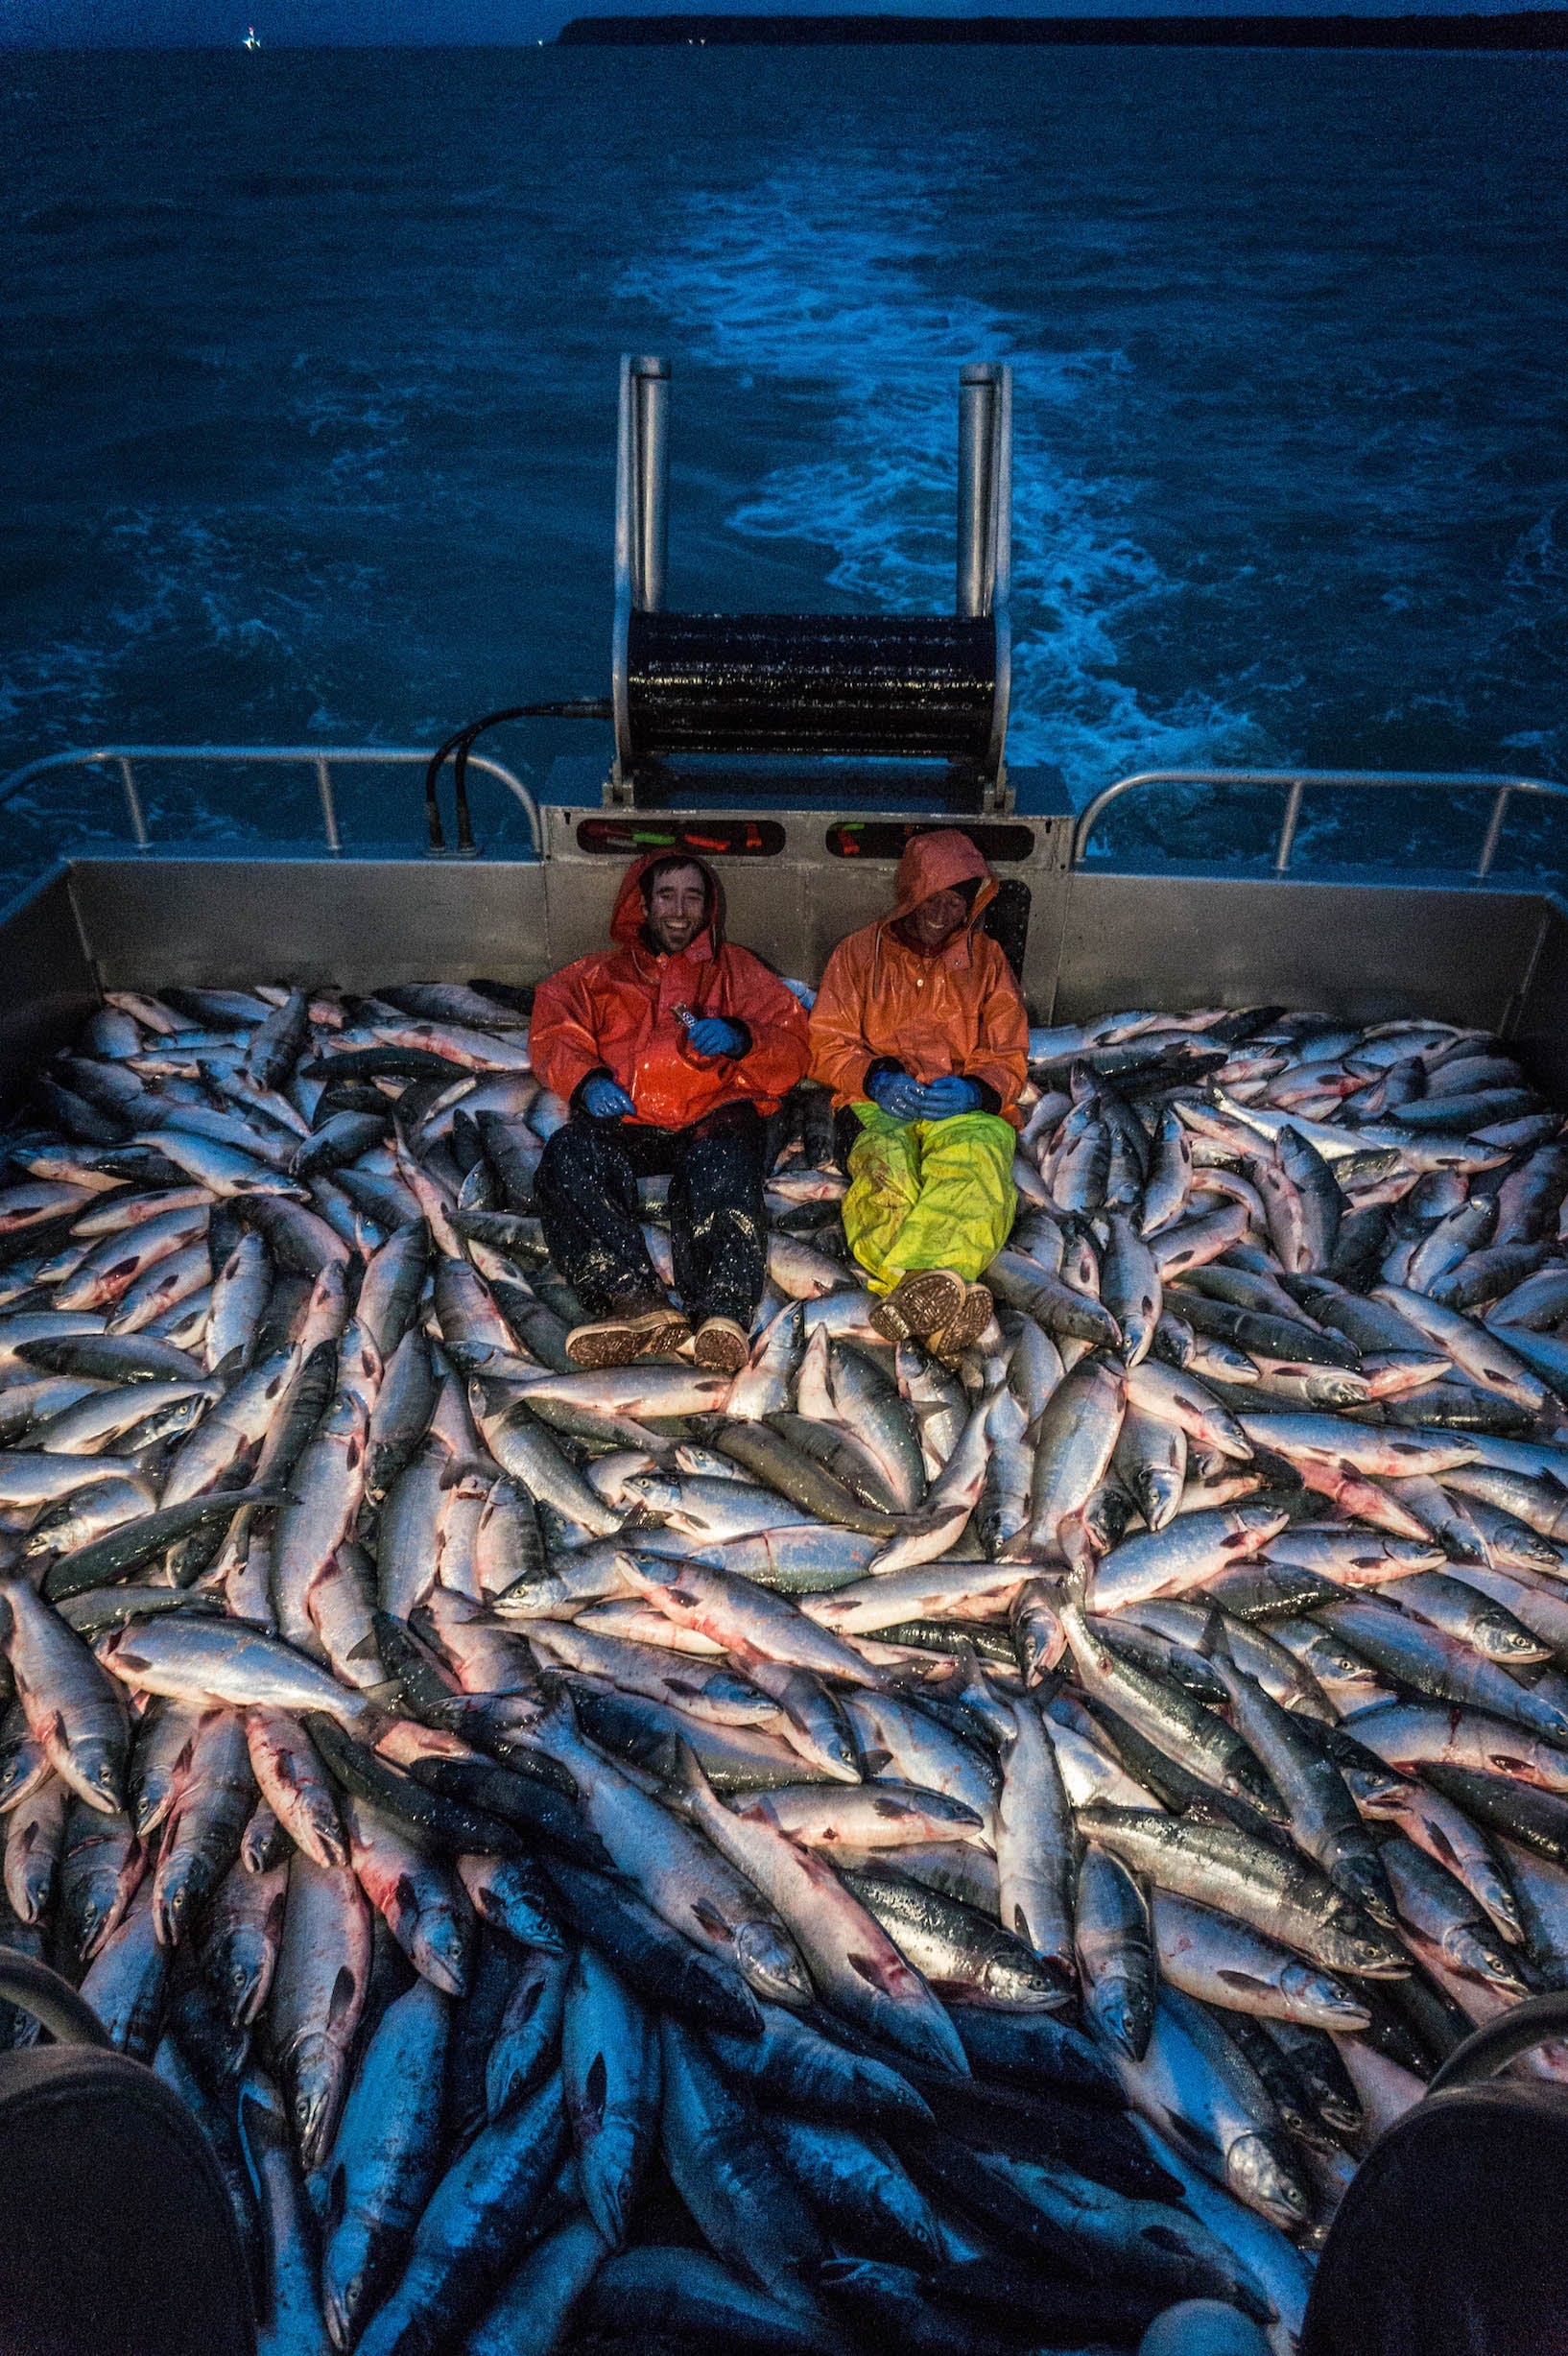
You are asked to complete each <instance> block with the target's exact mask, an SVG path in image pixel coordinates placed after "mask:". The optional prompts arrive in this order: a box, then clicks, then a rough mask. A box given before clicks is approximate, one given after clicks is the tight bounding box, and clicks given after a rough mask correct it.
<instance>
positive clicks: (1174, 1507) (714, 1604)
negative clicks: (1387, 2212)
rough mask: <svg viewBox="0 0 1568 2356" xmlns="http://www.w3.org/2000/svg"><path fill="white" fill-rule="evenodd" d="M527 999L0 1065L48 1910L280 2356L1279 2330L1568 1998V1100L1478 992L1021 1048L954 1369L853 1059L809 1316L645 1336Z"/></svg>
mask: <svg viewBox="0 0 1568 2356" xmlns="http://www.w3.org/2000/svg"><path fill="white" fill-rule="evenodd" d="M527 1025H528V999H527V993H526V992H518V991H512V990H508V989H506V988H502V987H501V986H499V985H492V984H486V985H474V986H471V987H460V986H456V985H430V986H427V987H421V988H399V989H389V990H387V991H386V992H385V993H383V994H382V995H381V996H378V997H373V998H360V999H355V998H351V997H346V996H340V995H337V994H333V993H320V994H317V995H313V996H307V995H306V994H304V993H300V992H297V991H296V992H292V993H291V992H287V991H285V990H283V989H281V988H260V989H257V990H255V991H254V992H251V991H234V990H218V989H212V990H198V989H186V990H175V989H171V990H170V991H168V992H167V993H166V995H165V996H163V997H158V998H154V997H151V996H142V995H135V994H131V993H117V994H111V995H110V997H109V999H108V1001H107V1004H106V1005H105V1006H104V1007H102V1008H101V1009H100V1011H98V1012H97V1013H96V1014H95V1015H94V1016H93V1017H92V1019H91V1020H90V1022H89V1023H88V1024H87V1026H86V1029H85V1031H84V1033H83V1035H82V1037H81V1039H80V1040H79V1042H78V1043H77V1045H76V1047H75V1048H74V1049H73V1050H72V1051H71V1052H68V1053H63V1054H61V1055H59V1056H58V1057H57V1058H56V1059H54V1060H53V1061H52V1062H51V1063H50V1064H49V1065H48V1067H47V1068H46V1069H45V1070H44V1071H43V1072H42V1073H41V1074H40V1076H39V1077H38V1078H37V1080H36V1083H34V1086H33V1090H32V1093H31V1096H30V1098H29V1100H28V1101H27V1103H26V1104H25V1105H24V1107H22V1108H21V1109H20V1110H19V1111H18V1112H17V1113H15V1114H14V1115H13V1116H12V1125H11V1127H10V1129H9V1130H8V1132H7V1133H6V1135H5V1137H4V1147H5V1153H6V1156H7V1161H6V1170H5V1174H4V1183H3V1185H0V1562H3V1565H4V1567H3V1569H0V1639H3V1647H4V1670H3V1676H4V1688H5V1691H4V1702H5V1704H6V1716H5V1720H4V1726H3V1731H0V1810H3V1811H4V1814H3V1833H4V1888H5V1903H4V1908H3V1910H0V1945H5V1946H9V1947H11V1948H13V1949H20V1950H22V1951H24V1952H25V1953H27V1954H29V1955H32V1956H35V1957H37V1958H40V1959H42V1960H44V1961H46V1962H48V1963H52V1964H53V1965H54V1966H55V1967H56V1968H57V1969H59V1970H60V1971H62V1972H64V1973H65V1974H66V1975H68V1977H69V1978H70V1979H71V1980H72V1981H73V1982H74V1983H75V1984H77V1985H78V1986H79V1987H80V1988H81V1990H82V1993H83V1996H84V1997H85V1999H86V2001H87V2003H88V2004H89V2005H90V2006H91V2007H92V2008H93V2010H94V2011H96V2013H97V2014H98V2016H99V2018H100V2019H101V2020H102V2022H103V2023H104V2025H105V2028H106V2029H107V2032H108V2034H109V2035H110V2037H111V2039H112V2040H113V2042H114V2043H115V2044H116V2045H117V2046H119V2047H121V2048H122V2049H123V2050H124V2051H126V2052H127V2053H129V2054H131V2055H133V2056H136V2057H138V2058H140V2059H143V2060H145V2061H148V2062H150V2063H151V2064H152V2066H153V2067H154V2069H155V2070H156V2071H157V2072H158V2073H159V2074H160V2076H162V2077H163V2078H164V2079H165V2080H166V2081H167V2082H168V2083H169V2084H170V2085H171V2086H173V2087H174V2088H175V2089H176V2090H177V2091H178V2094H179V2095H180V2097H181V2098H182V2099H183V2100H184V2101H185V2102H186V2103H187V2104H188V2105H189V2106H190V2108H191V2110H192V2111H193V2112H194V2113H195V2115H196V2117H197V2118H198V2119H199V2120H200V2122H201V2124H202V2128H203V2129H204V2130H205V2132H206V2134H207V2137H208V2139H209V2141H210V2144H211V2147H212V2151H213V2154H214V2155H215V2158H216V2162H217V2165H218V2167H219V2168H220V2170H221V2171H222V2175H223V2178H224V2181H225V2183H226V2187H227V2190H228V2195H229V2199H230V2201H231V2202H232V2205H233V2208H234V2211H235V2214H236V2217H237V2219H238V2221H239V2224H240V2226H241V2229H242V2231H243V2233H244V2236H245V2240H246V2246H247V2248H248V2249H249V2252H250V2261H251V2268H252V2289H253V2293H254V2298H255V2304H256V2309H257V2313H258V2315H259V2317H260V2318H261V2345H262V2347H263V2348H264V2349H265V2350H267V2351H268V2352H269V2356H322V2352H323V2351H327V2350H331V2349H337V2350H348V2349H351V2348H358V2349H360V2350H362V2351H364V2356H512V2352H514V2351H528V2352H529V2356H547V2352H548V2351H550V2350H553V2349H556V2348H558V2347H560V2348H564V2349H570V2350H573V2351H582V2356H586V2352H587V2351H597V2350H600V2349H603V2350H605V2351H606V2352H607V2351H608V2350H610V2349H611V2348H615V2347H619V2346H621V2345H623V2344H629V2343H630V2342H634V2344H636V2346H637V2347H638V2348H639V2349H642V2350H645V2351H646V2350H653V2351H655V2352H658V2351H664V2350H668V2351H671V2356H674V2352H675V2351H677V2350H679V2351H681V2356H692V2351H694V2350H695V2351H701V2350H706V2349H713V2350H715V2351H717V2350H720V2349H723V2350H725V2351H730V2350H735V2349H769V2350H779V2351H784V2352H785V2356H796V2352H798V2356H857V2352H860V2356H871V2351H873V2350H877V2349H881V2348H886V2347H888V2346H891V2345H897V2346H900V2347H903V2348H907V2349H911V2350H915V2351H918V2352H919V2356H926V2352H927V2351H930V2352H931V2356H1018V2352H1019V2351H1022V2350H1024V2349H1028V2348H1033V2347H1053V2348H1058V2347H1067V2348H1084V2349H1094V2350H1099V2349H1103V2348H1128V2347H1133V2346H1135V2345H1136V2344H1137V2342H1138V2339H1139V2337H1140V2335H1141V2334H1142V2332H1143V2331H1144V2330H1145V2329H1146V2327H1147V2326H1148V2324H1149V2323H1150V2322H1151V2321H1152V2319H1153V2318H1154V2317H1155V2316H1157V2315H1158V2314H1160V2313H1161V2312H1162V2311H1163V2310H1164V2309H1166V2308H1167V2307H1168V2306H1170V2305H1171V2304H1173V2303H1174V2302H1176V2301H1179V2300H1181V2299H1184V2298H1190V2297H1217V2298H1221V2299H1225V2300H1229V2301H1230V2302H1232V2303H1233V2304H1234V2305H1236V2306H1237V2307H1239V2308H1241V2309H1242V2310H1244V2311H1245V2312H1246V2313H1247V2315H1248V2316H1250V2317H1251V2318H1253V2319H1254V2320H1256V2321H1257V2322H1259V2323H1260V2324H1262V2325H1264V2326H1266V2327H1267V2328H1268V2330H1269V2331H1270V2333H1271V2337H1272V2344H1273V2345H1274V2346H1275V2347H1276V2348H1278V2349H1279V2350H1281V2351H1284V2350H1286V2349H1288V2348H1289V2347H1290V2346H1291V2344H1292V2335H1293V2333H1294V2331H1295V2328H1296V2327H1297V2326H1298V2325H1299V2321H1300V2317H1301V2312H1302V2307H1303V2303H1304V2297H1305V2293H1306V2289H1307V2287H1308V2284H1309V2281H1310V2271H1311V2263H1312V2252H1313V2250H1314V2249H1315V2247H1317V2246H1318V2245H1319V2243H1320V2240H1321V2237H1322V2235H1323V2233H1324V2231H1325V2230H1326V2227H1327V2225H1328V2223H1329V2221H1330V2220H1331V2218H1332V2216H1333V2213H1334V2210H1335V2206H1336V2203H1337V2202H1338V2201H1339V2200H1340V2198H1341V2196H1342V2193H1343V2190H1344V2188H1345V2185H1346V2184H1347V2182H1348V2181H1349V2179H1350V2178H1351V2176H1352V2175H1353V2174H1354V2171H1355V2169H1356V2167H1357V2165H1358V2162H1359V2159H1360V2158H1361V2157H1362V2156H1363V2155H1364V2154H1365V2153H1366V2150H1367V2149H1368V2147H1369V2144H1370V2143H1371V2141H1372V2140H1373V2139H1375V2137H1376V2136H1377V2135H1378V2133H1379V2132H1380V2131H1381V2130H1383V2129H1384V2128H1385V2127H1386V2126H1387V2125H1388V2124H1389V2123H1390V2121H1391V2120H1392V2119H1393V2118H1395V2117H1396V2116H1398V2115H1399V2113H1400V2112H1402V2111H1403V2110H1404V2109H1406V2108H1407V2107H1408V2106H1410V2105H1411V2104H1413V2103H1414V2102H1415V2101H1417V2100H1418V2099H1419V2097H1420V2095H1421V2092H1422V2089H1423V2085H1424V2082H1426V2081H1427V2080H1428V2079H1430V2078H1431V2077H1432V2075H1433V2074H1434V2072H1435V2071H1436V2069H1437V2067H1438V2065H1439V2064H1440V2063H1441V2061H1442V2059H1444V2057H1445V2056H1446V2055H1448V2054H1449V2053H1451V2052H1452V2051H1453V2050H1454V2048H1455V2046H1456V2045H1457V2044H1458V2043H1459V2042H1460V2041H1461V2039H1462V2038H1463V2037H1464V2036H1465V2035H1468V2034H1469V2032H1470V2031H1471V2029H1472V2028H1473V2027H1475V2026H1476V2025H1478V2024H1482V2023H1485V2022H1488V2021H1490V2020H1491V2019H1492V2018H1493V2017H1494V2016H1495V2015H1497V2014H1498V2013H1499V2012H1501V2011H1504V2010H1506V2009H1507V2008H1508V2007H1509V2006H1511V2005H1513V2004H1515V2003H1517V2002H1518V2001H1520V1999H1521V1998H1523V1997H1524V1996H1525V1995H1526V1994H1527V1993H1529V1992H1531V1991H1532V1990H1540V1989H1545V1988H1556V1987H1565V1986H1568V1675H1565V1668H1568V1552H1565V1547H1568V1405H1565V1403H1564V1402H1565V1400H1568V1338H1565V1337H1568V1247H1565V1245H1564V1242H1563V1240H1562V1239H1563V1234H1564V1231H1565V1226H1568V1215H1565V1212H1564V1196H1565V1190H1568V1141H1565V1139H1564V1137H1563V1133H1562V1132H1563V1122H1562V1119H1561V1116H1560V1115H1559V1114H1558V1113H1557V1112H1556V1111H1555V1110H1553V1109H1552V1108H1551V1107H1548V1106H1546V1105H1544V1104H1543V1103H1542V1102H1541V1100H1540V1098H1539V1097H1538V1095H1537V1094H1536V1093H1535V1092H1534V1090H1533V1089H1532V1086H1531V1083H1530V1081H1529V1080H1528V1078H1527V1077H1526V1076H1525V1075H1524V1074H1523V1073H1522V1072H1521V1070H1520V1069H1519V1068H1518V1066H1517V1065H1516V1063H1515V1062H1514V1060H1513V1059H1511V1058H1510V1056H1509V1053H1508V1051H1507V1049H1506V1047H1504V1046H1502V1045H1500V1044H1499V1043H1498V1042H1497V1041H1495V1040H1493V1039H1490V1038H1486V1037H1482V1036H1478V1035H1475V1034H1474V1033H1467V1032H1461V1031H1457V1030H1454V1029H1452V1028H1451V1027H1449V1026H1447V1025H1444V1024H1438V1023H1424V1022H1400V1023H1384V1024H1379V1025H1375V1026H1372V1027H1371V1028H1355V1029H1352V1028H1347V1027H1345V1026H1344V1025H1342V1024H1340V1023H1337V1022H1335V1021H1333V1020H1332V1019H1331V1018H1329V1017H1327V1016H1325V1015H1321V1014H1292V1013H1285V1012H1282V1011H1279V1010H1277V1009H1255V1010H1250V1011H1241V1012H1234V1011H1231V1012H1219V1011H1212V1010H1211V1011H1203V1012H1199V1013H1193V1014H1186V1015H1182V1016H1180V1017H1179V1018H1171V1017H1163V1016H1157V1015H1154V1014H1150V1013H1126V1014H1118V1015H1107V1016H1105V1017H1104V1018H1103V1019H1100V1020H1098V1021H1094V1022H1089V1023H1085V1024H1083V1025H1081V1026H1073V1027H1070V1028H1066V1029H1059V1030H1051V1031H1034V1032H1033V1033H1032V1034H1031V1038H1030V1059H1031V1082H1030V1085H1029V1087H1028V1089H1027V1090H1026V1092H1025V1099H1024V1107H1023V1111H1024V1119H1025V1126H1024V1128H1023V1130H1022V1133H1021V1135H1020V1138H1019V1145H1018V1154H1017V1158H1016V1162H1015V1175H1016V1178H1017V1183H1018V1189H1019V1196H1020V1202H1019V1216H1018V1220H1017V1223H1016V1226H1015V1227H1014V1230H1013V1233H1012V1236H1011V1238H1010V1242H1009V1244H1008V1247H1007V1249H1005V1250H1004V1251H1003V1252H1002V1253H1000V1254H999V1255H998V1257H997V1259H996V1261H995V1262H994V1264H993V1266H992V1267H991V1269H990V1270H989V1272H988V1273H987V1278H986V1281H987V1282H988V1284H989V1285H990V1287H991V1290H992V1293H993V1295H994V1299H995V1315H994V1318H993V1321H992V1323H991V1325H990V1326H989V1328H988V1329H987V1331H986V1333H985V1334H984V1335H983V1336H982V1337H981V1339H980V1341H979V1343H978V1344H977V1345H976V1346H975V1347H974V1348H973V1349H971V1350H970V1351H968V1352H967V1353H966V1354H965V1355H964V1356H963V1357H962V1360H961V1361H959V1362H958V1363H956V1364H944V1363H940V1362H938V1361H937V1360H936V1359H934V1358H931V1357H929V1356H927V1355H926V1354H925V1352H924V1351H923V1350H921V1349H920V1348H918V1347H915V1346H913V1345H904V1346H902V1347H899V1348H898V1349H896V1350H894V1349H892V1348H891V1347H890V1346H889V1345H887V1344H885V1343H884V1341H883V1340H882V1338H881V1337H880V1335H879V1334H878V1333H877V1331H876V1329H875V1328H874V1326H873V1325H872V1324H871V1322H870V1312H871V1310H872V1309H873V1308H874V1306H875V1303H874V1301H873V1300H872V1298H871V1297H870V1296H869V1295H868V1294H867V1292H866V1291H865V1290H864V1289H863V1288H862V1286H861V1284H860V1281H859V1276H858V1272H857V1271H856V1269H855V1267H854V1265H853V1263H852V1261H851V1260H850V1259H849V1258H848V1256H847V1253H846V1250H845V1246H844V1240H843V1226H842V1223H841V1217H840V1211H841V1205H842V1201H843V1192H844V1185H845V1181H844V1178H843V1174H842V1173H841V1171H840V1170H839V1169H838V1168H837V1166H836V1164H835V1163H834V1161H833V1156H832V1131H831V1124H830V1121H829V1119H828V1117H827V1112H828V1108H827V1106H826V1100H825V1099H824V1098H822V1097H821V1095H820V1093H819V1092H817V1091H815V1090H812V1089H809V1088H807V1089H802V1090H800V1091H797V1092H796V1096H795V1097H794V1098H792V1099H791V1100H790V1101H789V1103H788V1104H787V1105H786V1106H785V1107H784V1110H783V1112H782V1113H781V1114H780V1115H779V1116H777V1117H776V1118H775V1120H774V1122H773V1124H772V1128H771V1130H770V1132H769V1154H770V1156H771V1168H770V1173H769V1178H768V1192H767V1200H768V1206H769V1212H770V1218H771V1223H772V1233H771V1248H770V1253H769V1270H770V1276H769V1289H768V1294H767V1297H766V1298H765V1300H764V1302H763V1305H762V1308H761V1310H760V1312H759V1315H758V1319H757V1323H756V1329H755V1339H754V1346H753V1350H752V1355H751V1359H750V1363H749V1364H748V1366H747V1367H746V1368H744V1369H743V1371H742V1372H741V1373H740V1374H739V1375H737V1376H736V1377H735V1378H734V1379H733V1381H731V1380H730V1379H729V1378H727V1377H724V1376H716V1375H713V1374H709V1373H704V1372H702V1371H701V1370H699V1369H697V1368H694V1367H692V1366H690V1365H688V1364H683V1363H681V1362H680V1361H678V1360H671V1361H668V1362H652V1363H645V1364H638V1365H635V1366H632V1367H630V1368H622V1369H617V1370H610V1371H603V1372H599V1373H583V1372H580V1371H578V1370H576V1369H574V1368H573V1367H572V1365H571V1362H570V1360H569V1359H568V1357H567V1356H566V1353H565V1348H564V1345H565V1341H566V1337H567V1334H568V1331H569V1329H570V1327H571V1325H572V1324H573V1323H574V1322H576V1321H578V1320H579V1319H580V1318H581V1317H582V1314H583V1312H582V1308H581V1304H580V1303H578V1302H577V1301H576V1300H575V1299H574V1298H573V1297H572V1296H571V1295H570V1293H569V1292H568V1291H567V1289H566V1287H565V1286H564V1285H563V1284H562V1283H561V1281H560V1279H559V1277H558V1275H557V1273H555V1272H554V1271H553V1270H552V1268H551V1266H550V1263H549V1259H548V1255H547V1252H546V1248H545V1244H544V1239H543V1236H542V1233H541V1231H540V1227H539V1225H538V1222H537V1219H536V1218H535V1209H534V1200H533V1187H534V1178H535V1171H536V1168H537V1165H538V1161H539V1156H540V1153H541V1151H542V1149H543V1146H544V1144H545V1142H546V1140H547V1139H548V1138H549V1136H550V1135H551V1133H552V1131H553V1130H554V1129H556V1128H557V1127H558V1126H559V1125H560V1123H561V1122H562V1121H564V1120H565V1118H566V1117H567V1114H566V1108H565V1107H563V1106H562V1105H561V1104H560V1103H559V1102H558V1100H557V1099H555V1098H553V1097H551V1096H550V1095H549V1094H548V1093H546V1092H544V1091H541V1089H540V1088H539V1086H538V1084H537V1083H536V1081H535V1079H534V1077H533V1075H532V1073H531V1071H530V1067H529V1055H528V1035H527ZM663 1192H664V1189H663V1184H662V1182H661V1181H655V1182H653V1183H650V1184H647V1185H645V1187H644V1189H643V1199H644V1208H645V1213H646V1218H647V1221H648V1226H647V1230H646V1231H647V1235H648V1240H649V1245H650V1249H651V1251H652V1253H653V1258H654V1262H655V1265H658V1266H660V1267H661V1268H662V1269H664V1270H665V1271H666V1273H667V1272H668V1269H669V1257H668V1249H669V1238H668V1233H667V1230H666V1229H665V1228H664V1227H663V1226H661V1224H660V1223H661V1220H662V1218H663V1215H664V1212H663ZM34 2034H36V2031H35V2030H34V2028H33V2027H32V2025H31V2023H30V2021H29V2020H28V2018H27V2017H26V2016H25V2015H24V2014H22V2013H21V2012H19V2011H11V2010H10V2009H9V2008H0V2040H4V2041H5V2042H7V2043H12V2044H14V2043H18V2042H21V2041H24V2040H25V2039H26V2038H27V2037H28V2036H29V2035H34ZM1561 2059H1562V2058H1561V2057H1560V2055H1557V2054H1556V2053H1555V2052H1554V2051H1553V2050H1551V2049H1549V2050H1548V2051H1547V2052H1546V2053H1545V2055H1544V2056H1542V2057H1538V2058H1537V2060H1536V2063H1535V2066H1536V2067H1537V2068H1540V2069H1544V2070H1548V2071H1551V2070H1554V2069H1557V2068H1559V2067H1560V2066H1561Z"/></svg>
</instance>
